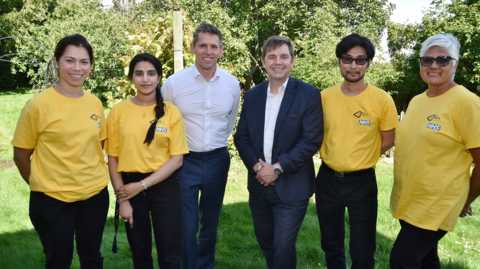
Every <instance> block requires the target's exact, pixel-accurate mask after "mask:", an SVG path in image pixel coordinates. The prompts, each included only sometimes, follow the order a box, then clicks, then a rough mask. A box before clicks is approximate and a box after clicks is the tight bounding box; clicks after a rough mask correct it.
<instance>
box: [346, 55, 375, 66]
mask: <svg viewBox="0 0 480 269" xmlns="http://www.w3.org/2000/svg"><path fill="white" fill-rule="evenodd" d="M340 59H342V63H344V64H351V63H353V61H355V63H356V64H358V65H364V64H366V63H367V62H368V59H367V58H356V59H353V58H352V57H350V56H342V57H340Z"/></svg>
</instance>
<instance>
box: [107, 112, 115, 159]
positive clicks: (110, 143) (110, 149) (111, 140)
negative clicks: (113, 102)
mask: <svg viewBox="0 0 480 269" xmlns="http://www.w3.org/2000/svg"><path fill="white" fill-rule="evenodd" d="M116 112H117V110H116V106H114V107H113V108H112V110H110V113H108V117H107V121H106V123H107V124H106V126H105V127H106V133H107V141H106V145H105V151H106V152H107V154H108V155H110V156H115V157H118V129H117V128H118V127H117V118H116V114H117V113H116Z"/></svg>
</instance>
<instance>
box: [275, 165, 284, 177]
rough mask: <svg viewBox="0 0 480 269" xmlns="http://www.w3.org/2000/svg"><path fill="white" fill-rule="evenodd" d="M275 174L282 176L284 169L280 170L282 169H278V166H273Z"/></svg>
mask: <svg viewBox="0 0 480 269" xmlns="http://www.w3.org/2000/svg"><path fill="white" fill-rule="evenodd" d="M273 172H275V174H277V175H278V176H279V175H281V174H282V169H280V167H278V164H276V163H275V164H274V165H273Z"/></svg>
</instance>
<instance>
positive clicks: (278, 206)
mask: <svg viewBox="0 0 480 269" xmlns="http://www.w3.org/2000/svg"><path fill="white" fill-rule="evenodd" d="M249 205H250V209H251V210H252V219H253V227H254V229H255V236H256V237H257V241H258V244H259V245H260V248H261V249H262V251H263V253H265V258H266V260H267V268H268V269H282V268H283V269H292V268H296V266H297V252H296V249H295V242H296V241H297V235H298V232H299V231H300V226H301V225H302V222H303V219H304V218H305V213H306V211H307V206H308V199H305V200H300V201H297V202H293V203H284V202H282V200H281V199H280V197H279V196H278V194H277V191H276V189H275V186H268V187H266V188H265V189H264V190H263V192H262V193H261V194H260V195H258V196H255V195H252V194H250V199H249Z"/></svg>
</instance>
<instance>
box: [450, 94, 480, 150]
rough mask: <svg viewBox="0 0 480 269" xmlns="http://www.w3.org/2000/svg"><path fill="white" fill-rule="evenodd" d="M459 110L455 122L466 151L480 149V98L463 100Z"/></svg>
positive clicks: (474, 97)
mask: <svg viewBox="0 0 480 269" xmlns="http://www.w3.org/2000/svg"><path fill="white" fill-rule="evenodd" d="M472 95H473V94H472ZM457 108H458V111H457V113H456V115H457V119H455V121H456V122H458V125H457V126H458V127H457V131H458V133H459V134H460V136H461V137H462V140H463V142H464V143H465V149H474V148H480V128H479V126H480V98H478V97H477V96H473V98H471V97H470V98H462V103H461V104H459V105H458V106H457Z"/></svg>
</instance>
